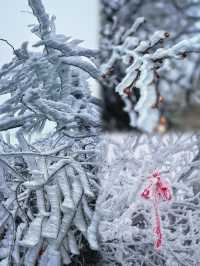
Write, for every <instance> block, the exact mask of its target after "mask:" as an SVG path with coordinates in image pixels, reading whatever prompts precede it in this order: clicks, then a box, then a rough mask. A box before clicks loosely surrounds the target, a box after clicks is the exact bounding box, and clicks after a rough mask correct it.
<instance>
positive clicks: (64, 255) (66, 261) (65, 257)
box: [61, 246, 71, 265]
mask: <svg viewBox="0 0 200 266" xmlns="http://www.w3.org/2000/svg"><path fill="white" fill-rule="evenodd" d="M61 257H62V263H63V264H65V265H68V264H70V263H71V259H70V256H69V254H68V253H67V251H66V250H65V248H64V247H63V246H62V247H61Z"/></svg>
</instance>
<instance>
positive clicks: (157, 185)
mask: <svg viewBox="0 0 200 266" xmlns="http://www.w3.org/2000/svg"><path fill="white" fill-rule="evenodd" d="M148 180H149V182H150V184H149V185H148V186H147V187H146V188H145V189H144V191H143V192H142V193H141V196H142V197H143V198H144V199H146V200H151V201H152V202H153V208H154V211H155V227H154V233H155V242H154V247H155V249H160V247H161V245H162V230H161V219H160V213H159V203H160V201H170V200H171V199H172V193H171V189H170V187H169V184H167V183H166V182H164V181H163V180H161V176H160V172H159V171H157V170H156V171H154V172H153V173H152V174H151V175H150V176H148Z"/></svg>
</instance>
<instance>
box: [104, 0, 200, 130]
mask: <svg viewBox="0 0 200 266" xmlns="http://www.w3.org/2000/svg"><path fill="white" fill-rule="evenodd" d="M111 3H115V5H112V4H111ZM101 6H102V24H101V25H102V30H101V61H102V62H103V63H106V64H107V62H109V65H108V66H109V70H108V71H107V79H106V81H105V83H106V86H107V87H108V88H109V89H107V90H106V89H105V90H104V94H106V95H105V98H106V99H107V100H108V101H110V102H109V104H113V106H114V104H117V103H118V104H120V105H121V108H122V107H123V105H125V107H124V110H125V112H128V116H129V122H130V126H131V127H132V126H134V127H136V128H141V129H143V130H145V131H148V130H152V128H155V125H158V120H159V119H158V112H157V110H155V109H156V108H155V106H154V105H155V104H151V106H153V107H154V110H149V107H148V106H147V107H146V103H144V102H143V101H141V104H143V105H144V107H142V109H144V112H143V113H142V115H141V110H138V107H136V110H134V108H135V105H136V102H137V101H138V99H139V97H140V90H141V84H142V85H143V81H142V82H140V83H141V84H136V80H135V83H134V84H133V85H135V87H136V89H135V90H134V91H133V93H134V99H130V98H131V97H130V95H131V93H130V92H129V90H130V86H129V87H128V88H127V90H128V95H129V99H124V97H123V98H122V101H121V100H120V99H118V97H117V96H115V95H113V94H112V93H111V92H110V91H109V90H113V91H115V90H116V92H118V91H119V90H118V89H116V88H117V87H118V84H120V83H121V81H122V80H123V78H124V77H125V76H127V74H128V73H129V75H132V73H131V71H130V70H133V71H134V66H136V63H135V64H134V62H133V61H137V62H138V60H137V59H136V58H135V56H133V50H137V46H138V45H140V58H139V60H140V62H138V64H143V59H142V58H143V56H144V57H146V58H148V56H149V57H151V55H149V54H151V53H152V52H153V51H155V50H153V49H156V48H159V47H163V39H165V37H163V38H162V37H161V35H160V41H158V43H155V44H154V46H151V45H150V42H151V40H152V36H154V37H155V35H156V34H157V37H158V34H159V33H158V32H156V31H157V30H158V29H163V30H164V31H163V33H164V32H166V33H167V35H170V36H169V38H167V42H166V41H165V48H166V51H167V50H168V49H170V48H172V47H173V46H176V45H177V43H180V45H181V43H182V41H183V40H188V48H189V49H188V52H199V50H198V49H196V48H194V47H193V45H194V43H192V42H191V43H189V41H190V40H195V37H196V38H197V39H196V40H195V42H196V45H197V44H198V38H199V37H198V36H199V32H200V28H199V23H198V21H199V12H198V8H197V7H199V6H200V2H199V1H164V2H163V1H143V0H141V1H126V0H124V1H104V0H102V5H101ZM140 16H142V17H144V18H145V20H146V23H142V22H141V21H140V19H137V18H138V17H140ZM138 21H140V23H139V22H138ZM137 22H138V23H139V25H141V27H140V30H136V28H135V25H137ZM130 28H131V29H132V30H131V29H130ZM160 33H161V31H160ZM168 33H169V34H168ZM125 43H126V44H125ZM143 44H144V46H143V49H144V50H143V51H142V48H141V47H142V45H143ZM182 44H183V43H182ZM185 44H186V43H185ZM185 44H184V45H185ZM149 45H150V46H149ZM180 45H178V46H179V48H180ZM196 45H195V46H196ZM145 46H146V48H145ZM176 47H177V46H176ZM120 48H121V51H123V52H122V53H121V52H119V50H120ZM135 48H136V49H135ZM177 48H178V47H177ZM145 49H146V50H145ZM181 51H183V52H184V48H183V47H182V49H181V50H180V52H181ZM114 54H115V55H116V54H117V55H118V60H117V58H116V57H115V60H114ZM125 54H126V56H123V55H125ZM130 55H131V59H130V60H129V58H130ZM186 56H187V53H183V58H184V60H177V56H175V57H173V56H170V60H168V58H164V59H165V60H164V61H165V64H163V63H162V61H163V59H160V62H161V64H160V65H159V66H156V67H157V68H156V72H157V74H158V75H157V74H156V75H154V83H155V84H153V85H152V86H154V88H155V87H156V88H157V92H155V89H153V90H151V89H150V90H149V91H148V95H149V94H153V96H151V98H149V97H147V98H148V99H153V100H155V97H157V100H158V99H159V94H160V95H162V101H163V98H164V104H162V107H160V111H159V114H162V113H163V110H164V111H166V110H171V109H173V110H174V109H176V110H177V109H181V108H184V107H185V106H186V105H188V104H190V103H192V104H198V103H199V100H198V95H199V86H198V80H199V68H198V65H199V55H198V53H195V54H191V55H190V56H189V57H188V58H186ZM122 57H123V59H122ZM137 58H138V56H137ZM135 59H136V60H135ZM166 59H167V60H166ZM145 61H146V60H145ZM150 61H151V60H150ZM151 63H153V64H154V62H152V61H151ZM150 65H151V64H148V67H149V68H150V69H151V66H150ZM129 66H130V67H129ZM154 66H155V65H154ZM144 67H145V66H144ZM135 68H136V67H135ZM137 69H139V67H137ZM146 69H147V67H146ZM138 71H139V70H138ZM150 72H151V71H150ZM136 74H137V73H135V75H133V79H134V77H135V76H136ZM138 75H139V74H138ZM151 77H152V75H149V83H150V80H152V79H151ZM147 82H148V79H146V80H145V81H144V87H146V86H145V84H146V83H147ZM123 85H124V84H123ZM129 85H130V84H129ZM136 85H137V86H138V87H137V86H136ZM149 87H150V86H149ZM123 89H126V86H125V87H123ZM142 94H143V93H142ZM146 94H147V93H146ZM156 95H157V96H156ZM125 98H127V96H126V97H125ZM132 98H133V96H132ZM109 99H112V100H109ZM130 101H131V102H132V104H130ZM115 102H116V103H115ZM149 102H151V101H150V100H149ZM154 103H155V101H154ZM109 104H108V105H107V110H108V112H110V114H111V115H112V112H111V111H110V109H109ZM141 104H139V106H140V105H141ZM119 109H120V108H119ZM127 109H128V110H127ZM118 111H119V110H118ZM146 111H147V112H148V113H149V116H150V117H149V119H148V120H149V121H148V122H149V123H148V125H145V124H146V123H145V121H146V120H145V119H144V117H146V118H147V115H145V113H146V114H147V112H146ZM121 112H122V113H123V110H121ZM136 112H139V115H138V119H136V118H137V115H136V114H135V113H136ZM108 115H109V114H108ZM116 116H117V115H116ZM125 117H126V116H125ZM124 120H125V119H124ZM156 121H157V122H156ZM141 124H142V126H141ZM149 124H150V125H149ZM162 128H163V125H162Z"/></svg>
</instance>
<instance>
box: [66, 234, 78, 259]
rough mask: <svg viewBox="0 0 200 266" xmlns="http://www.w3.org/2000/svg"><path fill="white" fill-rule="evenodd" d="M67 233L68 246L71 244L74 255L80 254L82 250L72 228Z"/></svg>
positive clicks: (70, 248)
mask: <svg viewBox="0 0 200 266" xmlns="http://www.w3.org/2000/svg"><path fill="white" fill-rule="evenodd" d="M67 235H68V246H69V250H70V252H71V253H72V254H74V255H79V254H80V251H79V249H78V245H77V242H76V239H75V236H74V233H73V232H72V231H71V230H70V231H69V232H68V234H67Z"/></svg>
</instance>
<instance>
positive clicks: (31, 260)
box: [24, 241, 43, 266]
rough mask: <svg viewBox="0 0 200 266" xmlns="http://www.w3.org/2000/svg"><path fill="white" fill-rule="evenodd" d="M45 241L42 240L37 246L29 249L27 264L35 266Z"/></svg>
mask: <svg viewBox="0 0 200 266" xmlns="http://www.w3.org/2000/svg"><path fill="white" fill-rule="evenodd" d="M42 243H43V241H40V242H39V243H38V244H37V245H36V246H34V247H32V248H30V249H28V251H27V252H26V255H25V258H24V265H25V266H35V265H36V261H37V260H38V256H39V251H40V249H41V247H42Z"/></svg>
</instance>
